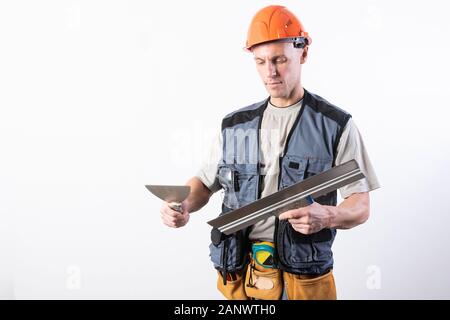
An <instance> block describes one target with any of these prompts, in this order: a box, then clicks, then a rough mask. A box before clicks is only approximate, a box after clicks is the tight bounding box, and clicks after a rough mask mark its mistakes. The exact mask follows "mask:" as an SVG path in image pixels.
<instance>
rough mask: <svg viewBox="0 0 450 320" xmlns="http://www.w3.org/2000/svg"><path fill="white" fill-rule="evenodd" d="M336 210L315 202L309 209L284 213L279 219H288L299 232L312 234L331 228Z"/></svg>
mask: <svg viewBox="0 0 450 320" xmlns="http://www.w3.org/2000/svg"><path fill="white" fill-rule="evenodd" d="M335 209H336V207H334V206H323V205H321V204H319V203H317V202H314V203H312V204H311V205H309V206H307V207H303V208H299V209H294V210H289V211H286V212H283V213H282V214H280V216H279V219H280V220H286V219H287V220H288V221H289V223H290V224H291V225H292V228H293V229H294V230H295V231H297V232H300V233H303V234H312V233H316V232H319V231H320V230H322V229H324V228H330V227H331V223H332V220H333V218H334V216H335V215H336V212H335Z"/></svg>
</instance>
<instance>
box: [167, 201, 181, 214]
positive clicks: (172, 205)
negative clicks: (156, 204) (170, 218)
mask: <svg viewBox="0 0 450 320" xmlns="http://www.w3.org/2000/svg"><path fill="white" fill-rule="evenodd" d="M169 207H170V209H172V210H175V211H178V212H181V213H183V209H182V208H181V203H177V202H171V203H169Z"/></svg>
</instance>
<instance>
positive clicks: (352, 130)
mask: <svg viewBox="0 0 450 320" xmlns="http://www.w3.org/2000/svg"><path fill="white" fill-rule="evenodd" d="M352 159H355V160H356V162H357V163H358V165H359V167H360V169H361V171H362V172H363V173H364V175H365V178H364V179H361V180H358V181H356V182H353V183H351V184H348V185H346V186H345V187H342V188H340V189H339V192H340V194H341V197H342V198H344V199H345V198H347V197H348V196H350V195H351V194H353V193H358V192H368V191H372V190H375V189H378V188H379V187H380V184H379V182H378V179H377V176H376V174H375V171H374V169H373V166H372V163H371V162H370V159H369V155H368V153H367V150H366V148H365V145H364V141H363V139H362V136H361V134H360V132H359V130H358V128H357V127H356V125H355V123H354V122H353V120H352V118H350V119H349V121H348V122H347V124H346V126H345V128H344V131H343V132H342V135H341V138H340V140H339V144H338V147H337V155H336V161H335V163H336V165H340V164H342V163H344V162H347V161H350V160H352Z"/></svg>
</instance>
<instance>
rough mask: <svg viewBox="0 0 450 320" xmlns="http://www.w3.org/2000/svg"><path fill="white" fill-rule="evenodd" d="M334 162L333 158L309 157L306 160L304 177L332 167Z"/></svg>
mask: <svg viewBox="0 0 450 320" xmlns="http://www.w3.org/2000/svg"><path fill="white" fill-rule="evenodd" d="M332 162H333V159H319V158H308V159H307V161H306V168H305V177H304V179H307V178H309V177H312V176H314V175H316V174H318V173H321V172H323V171H326V170H328V169H330V168H331V164H332Z"/></svg>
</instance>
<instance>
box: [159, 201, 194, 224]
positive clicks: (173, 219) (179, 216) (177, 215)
mask: <svg viewBox="0 0 450 320" xmlns="http://www.w3.org/2000/svg"><path fill="white" fill-rule="evenodd" d="M160 212H161V220H162V222H163V223H164V224H165V225H166V226H168V227H171V228H179V227H182V226H184V225H185V224H186V223H187V222H188V221H189V212H188V211H187V210H184V211H183V213H181V212H178V211H175V210H173V209H172V208H171V207H170V206H169V204H168V203H164V204H163V206H162V207H161V210H160Z"/></svg>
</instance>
